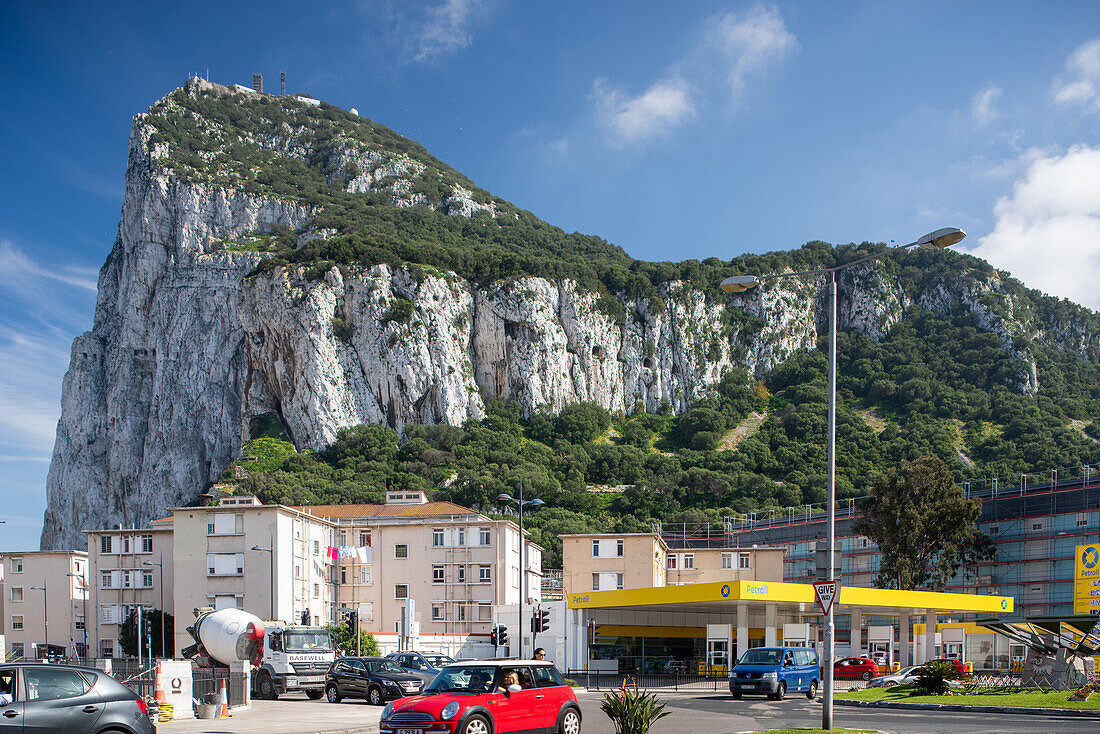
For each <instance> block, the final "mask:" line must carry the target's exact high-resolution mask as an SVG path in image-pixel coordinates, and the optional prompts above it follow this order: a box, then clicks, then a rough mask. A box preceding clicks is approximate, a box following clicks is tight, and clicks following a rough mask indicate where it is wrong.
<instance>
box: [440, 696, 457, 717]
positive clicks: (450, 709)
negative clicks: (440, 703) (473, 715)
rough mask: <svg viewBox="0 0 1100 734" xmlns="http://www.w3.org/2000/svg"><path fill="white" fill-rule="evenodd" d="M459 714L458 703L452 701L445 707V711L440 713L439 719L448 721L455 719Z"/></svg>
mask: <svg viewBox="0 0 1100 734" xmlns="http://www.w3.org/2000/svg"><path fill="white" fill-rule="evenodd" d="M457 713H458V701H451V702H450V703H449V704H447V705H446V706H444V707H443V710H442V711H440V712H439V718H441V719H443V720H444V721H446V720H447V719H453V718H454V715H455V714H457Z"/></svg>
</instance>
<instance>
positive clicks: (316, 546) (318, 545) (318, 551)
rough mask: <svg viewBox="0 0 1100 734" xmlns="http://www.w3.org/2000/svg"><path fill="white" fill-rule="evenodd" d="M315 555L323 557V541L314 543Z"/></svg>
mask: <svg viewBox="0 0 1100 734" xmlns="http://www.w3.org/2000/svg"><path fill="white" fill-rule="evenodd" d="M313 555H315V556H319V555H321V541H319V540H315V541H313Z"/></svg>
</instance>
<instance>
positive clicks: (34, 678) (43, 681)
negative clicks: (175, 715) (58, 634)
mask: <svg viewBox="0 0 1100 734" xmlns="http://www.w3.org/2000/svg"><path fill="white" fill-rule="evenodd" d="M0 691H2V692H4V693H7V694H8V695H10V696H11V697H12V698H13V699H14V700H13V701H12V702H11V703H9V704H7V705H5V706H0V717H2V718H0V730H3V731H8V730H9V729H8V728H7V727H14V731H40V732H65V734H98V732H108V731H109V732H127V733H128V734H130V733H132V734H156V727H155V726H153V722H152V720H150V718H149V707H148V706H146V704H145V701H144V700H143V699H141V698H140V697H138V696H137V694H135V693H134V692H133V691H131V690H130V689H129V688H127V687H126V686H124V685H122V684H121V683H119V682H118V681H117V680H115V679H114V678H112V677H111V676H109V675H107V674H106V673H103V672H101V671H98V670H93V669H91V668H83V667H78V666H75V665H44V664H43V663H41V662H26V663H8V664H4V663H0Z"/></svg>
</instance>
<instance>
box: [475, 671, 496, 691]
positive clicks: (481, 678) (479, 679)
mask: <svg viewBox="0 0 1100 734" xmlns="http://www.w3.org/2000/svg"><path fill="white" fill-rule="evenodd" d="M491 686H492V684H491V683H490V681H489V678H488V677H487V676H486V675H485V674H484V673H482V672H481V671H480V670H475V671H474V674H473V675H471V676H470V690H471V691H487V690H489V688H490V687H491Z"/></svg>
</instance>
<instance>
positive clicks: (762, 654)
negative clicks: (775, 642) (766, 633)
mask: <svg viewBox="0 0 1100 734" xmlns="http://www.w3.org/2000/svg"><path fill="white" fill-rule="evenodd" d="M782 659H783V651H782V650H771V649H767V648H758V649H756V650H748V651H746V652H745V654H744V655H742V656H741V659H740V660H738V661H737V664H738V665H779V661H780V660H782Z"/></svg>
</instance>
